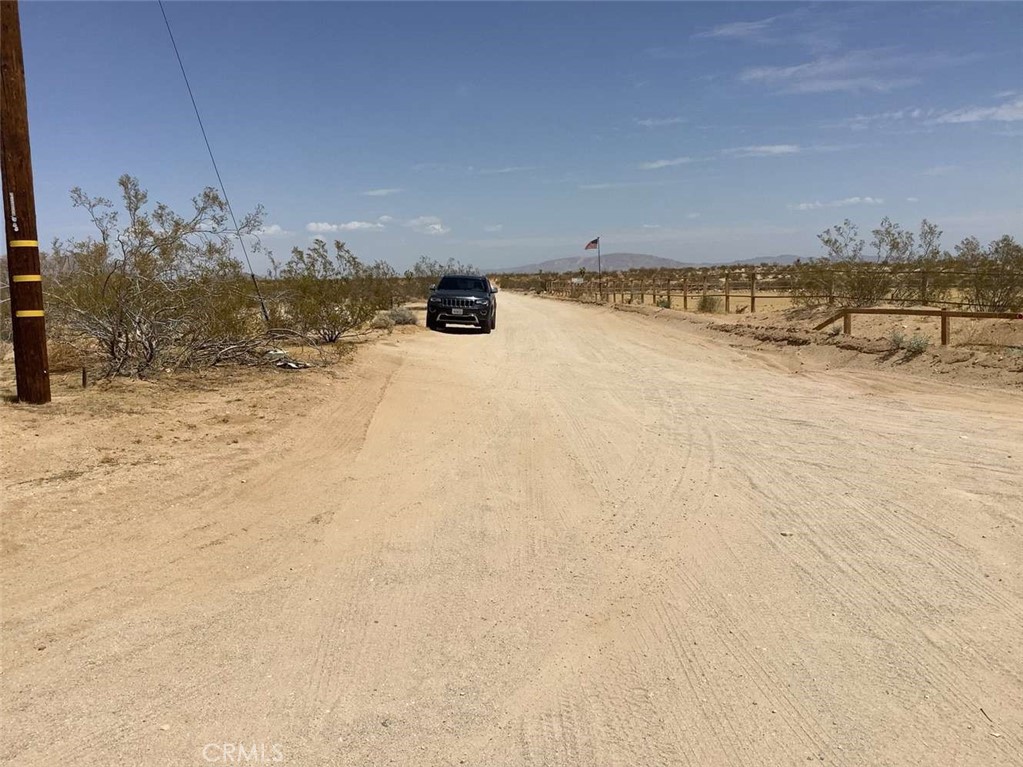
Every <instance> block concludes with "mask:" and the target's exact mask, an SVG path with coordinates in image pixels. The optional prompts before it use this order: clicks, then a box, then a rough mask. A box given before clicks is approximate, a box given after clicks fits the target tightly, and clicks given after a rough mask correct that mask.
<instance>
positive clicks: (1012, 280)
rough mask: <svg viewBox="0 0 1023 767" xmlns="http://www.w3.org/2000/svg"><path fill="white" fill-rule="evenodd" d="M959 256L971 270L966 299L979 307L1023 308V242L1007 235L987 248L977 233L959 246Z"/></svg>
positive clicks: (988, 310) (992, 310)
mask: <svg viewBox="0 0 1023 767" xmlns="http://www.w3.org/2000/svg"><path fill="white" fill-rule="evenodd" d="M956 260H957V261H958V262H959V263H960V264H961V265H962V266H964V267H965V268H966V269H968V270H969V271H970V273H969V275H967V278H966V284H965V285H963V301H964V302H966V303H967V304H968V305H969V306H971V307H972V308H974V309H976V310H978V311H986V312H1015V311H1020V310H1021V309H1023V246H1021V245H1020V244H1019V243H1017V242H1016V241H1015V240H1014V239H1013V238H1012V237H1009V236H1008V235H1006V236H1004V237H1002V238H1001V239H999V240H996V241H995V242H992V243H991V244H990V245H988V246H987V247H986V248H985V247H983V246H982V245H981V244H980V242H979V241H978V240H977V238H976V237H969V238H967V239H965V240H963V241H962V242H961V243H960V244H959V245H957V246H956Z"/></svg>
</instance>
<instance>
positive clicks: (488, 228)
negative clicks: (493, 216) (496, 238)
mask: <svg viewBox="0 0 1023 767" xmlns="http://www.w3.org/2000/svg"><path fill="white" fill-rule="evenodd" d="M503 230H504V224H491V225H490V226H485V227H483V231H484V232H490V233H491V234H494V233H496V232H500V231H503Z"/></svg>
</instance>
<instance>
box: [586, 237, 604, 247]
mask: <svg viewBox="0 0 1023 767" xmlns="http://www.w3.org/2000/svg"><path fill="white" fill-rule="evenodd" d="M599 247H600V238H599V237H597V238H595V239H592V240H590V241H589V242H588V243H586V247H585V248H583V250H596V249H597V248H599Z"/></svg>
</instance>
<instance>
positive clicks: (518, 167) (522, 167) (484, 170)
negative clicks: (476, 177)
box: [479, 165, 537, 176]
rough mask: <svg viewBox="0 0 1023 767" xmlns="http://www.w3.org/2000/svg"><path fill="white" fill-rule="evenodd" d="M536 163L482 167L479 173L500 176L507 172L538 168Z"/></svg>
mask: <svg viewBox="0 0 1023 767" xmlns="http://www.w3.org/2000/svg"><path fill="white" fill-rule="evenodd" d="M536 169H537V167H536V166H535V165H509V166H507V167H505V168H481V169H480V171H479V174H480V175H481V176H499V175H504V174H505V173H522V172H523V171H527V170H536Z"/></svg>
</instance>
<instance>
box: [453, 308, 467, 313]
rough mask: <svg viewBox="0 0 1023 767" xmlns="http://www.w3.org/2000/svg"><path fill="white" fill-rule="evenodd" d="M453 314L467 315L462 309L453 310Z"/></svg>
mask: <svg viewBox="0 0 1023 767" xmlns="http://www.w3.org/2000/svg"><path fill="white" fill-rule="evenodd" d="M451 313H452V314H465V311H464V310H462V309H452V310H451Z"/></svg>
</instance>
